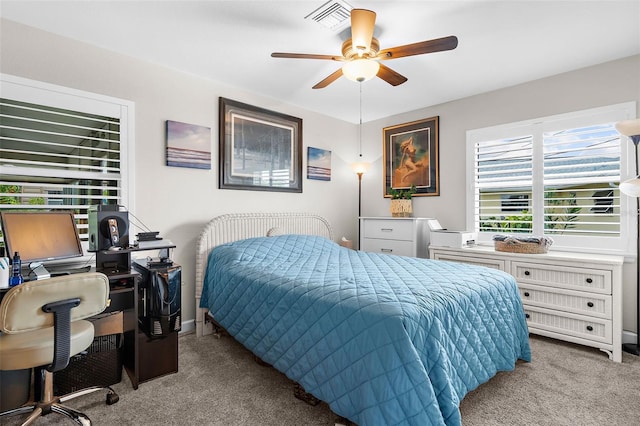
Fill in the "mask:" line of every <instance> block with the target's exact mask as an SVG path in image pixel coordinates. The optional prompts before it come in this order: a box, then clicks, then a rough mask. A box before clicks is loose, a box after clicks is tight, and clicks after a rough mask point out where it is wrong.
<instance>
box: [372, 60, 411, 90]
mask: <svg viewBox="0 0 640 426" xmlns="http://www.w3.org/2000/svg"><path fill="white" fill-rule="evenodd" d="M377 76H378V77H380V78H381V79H383V80H384V81H386V82H387V83H389V84H390V85H392V86H399V85H400V84H402V83H404V82H405V81H407V77H405V76H403V75H402V74H399V73H397V72H395V71H394V70H392V69H391V68H389V67H388V66H386V65H383V64H380V69H379V70H378V74H377Z"/></svg>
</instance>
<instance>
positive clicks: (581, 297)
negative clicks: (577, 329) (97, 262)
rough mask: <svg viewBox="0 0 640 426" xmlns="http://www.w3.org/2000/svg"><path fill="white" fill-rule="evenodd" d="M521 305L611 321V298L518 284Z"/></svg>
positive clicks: (595, 294) (596, 294)
mask: <svg viewBox="0 0 640 426" xmlns="http://www.w3.org/2000/svg"><path fill="white" fill-rule="evenodd" d="M518 287H519V289H520V297H521V298H522V303H523V304H525V305H527V306H530V305H532V306H540V307H543V308H549V309H559V310H562V311H567V312H573V313H576V314H583V315H588V316H594V317H598V318H604V319H611V315H612V313H611V312H612V311H611V296H607V295H604V294H598V293H587V292H579V291H573V290H564V289H560V288H557V289H552V288H549V287H544V286H536V285H529V284H519V285H518Z"/></svg>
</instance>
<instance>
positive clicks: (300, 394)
mask: <svg viewBox="0 0 640 426" xmlns="http://www.w3.org/2000/svg"><path fill="white" fill-rule="evenodd" d="M293 396H295V397H296V398H298V399H299V400H300V401H304V402H306V403H307V404H309V405H313V406H316V405H318V404H319V403H320V400H319V399H318V398H316V397H315V396H313V395H311V394H310V393H309V392H306V391H305V390H304V388H303V387H302V386H300V385H299V384H298V383H294V384H293Z"/></svg>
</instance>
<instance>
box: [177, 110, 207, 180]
mask: <svg viewBox="0 0 640 426" xmlns="http://www.w3.org/2000/svg"><path fill="white" fill-rule="evenodd" d="M167 166H173V167H190V168H194V169H207V170H211V129H210V128H209V127H203V126H196V125H194V124H186V123H180V122H178V121H170V120H167Z"/></svg>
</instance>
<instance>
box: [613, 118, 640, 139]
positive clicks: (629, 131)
mask: <svg viewBox="0 0 640 426" xmlns="http://www.w3.org/2000/svg"><path fill="white" fill-rule="evenodd" d="M616 130H617V131H618V132H620V134H622V135H625V136H637V135H640V118H635V119H633V120H625V121H619V122H617V123H616Z"/></svg>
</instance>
